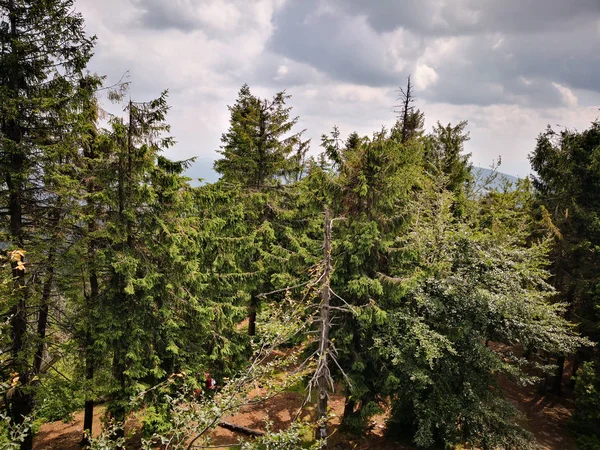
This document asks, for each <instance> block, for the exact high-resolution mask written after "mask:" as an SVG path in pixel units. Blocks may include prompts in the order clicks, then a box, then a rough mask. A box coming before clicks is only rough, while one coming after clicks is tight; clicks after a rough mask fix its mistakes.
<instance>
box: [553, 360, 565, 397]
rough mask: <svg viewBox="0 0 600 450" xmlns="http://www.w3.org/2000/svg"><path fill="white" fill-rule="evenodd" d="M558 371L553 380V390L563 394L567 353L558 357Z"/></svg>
mask: <svg viewBox="0 0 600 450" xmlns="http://www.w3.org/2000/svg"><path fill="white" fill-rule="evenodd" d="M556 365H557V366H558V367H557V368H556V373H555V374H554V379H553V380H552V392H554V393H555V394H561V392H562V381H563V375H564V371H565V355H559V356H558V357H557V358H556Z"/></svg>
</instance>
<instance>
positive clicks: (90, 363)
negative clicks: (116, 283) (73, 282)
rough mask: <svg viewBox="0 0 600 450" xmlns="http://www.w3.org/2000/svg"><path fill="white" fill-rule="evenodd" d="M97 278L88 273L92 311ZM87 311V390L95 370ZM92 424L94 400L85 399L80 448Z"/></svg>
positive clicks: (90, 307) (90, 430) (90, 326)
mask: <svg viewBox="0 0 600 450" xmlns="http://www.w3.org/2000/svg"><path fill="white" fill-rule="evenodd" d="M98 293H99V288H98V276H97V275H96V271H95V270H93V269H92V271H91V272H90V298H89V302H88V309H89V310H93V308H95V306H96V300H97V298H98ZM89 310H88V325H87V330H86V336H85V381H86V385H87V388H88V390H89V389H90V388H91V385H92V382H93V380H94V368H95V355H94V351H93V349H92V346H93V344H94V341H93V335H92V318H91V317H89V315H90V312H91V311H89ZM93 423H94V399H93V398H87V399H86V400H85V404H84V412H83V437H82V439H81V444H82V446H85V445H88V444H89V438H90V437H91V436H92V431H93V430H92V426H93Z"/></svg>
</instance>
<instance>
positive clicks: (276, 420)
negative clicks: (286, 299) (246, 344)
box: [33, 368, 577, 450]
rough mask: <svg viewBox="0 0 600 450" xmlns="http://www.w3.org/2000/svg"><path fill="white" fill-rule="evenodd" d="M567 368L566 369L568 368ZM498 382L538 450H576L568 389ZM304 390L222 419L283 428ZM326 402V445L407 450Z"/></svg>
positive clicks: (46, 444) (49, 439) (134, 443)
mask: <svg viewBox="0 0 600 450" xmlns="http://www.w3.org/2000/svg"><path fill="white" fill-rule="evenodd" d="M565 372H566V373H570V371H569V370H568V368H567V370H565ZM567 381H568V379H565V382H567ZM500 384H501V387H502V389H503V390H504V392H505V393H506V396H507V398H508V399H509V400H510V401H512V402H513V403H515V405H516V406H517V407H518V408H519V409H520V410H521V411H522V412H523V413H524V415H525V416H526V417H527V419H528V420H527V422H526V423H524V426H525V427H526V428H527V429H529V430H530V431H531V432H532V434H533V435H534V437H535V440H536V442H537V443H538V444H539V445H540V448H541V449H544V450H576V448H577V447H576V445H575V442H574V439H573V438H572V437H571V435H570V434H569V432H568V429H567V426H568V422H569V420H570V417H571V411H572V410H573V400H572V396H571V395H570V394H569V392H567V393H565V395H563V396H556V395H553V394H546V395H541V394H539V393H538V392H537V391H536V387H525V388H524V387H519V386H517V385H516V384H515V383H513V382H510V381H508V380H506V379H501V380H500ZM566 384H567V383H565V385H566ZM252 394H253V395H261V394H264V393H263V392H262V391H261V389H258V388H257V389H255V390H254V391H253V393H252ZM252 394H251V395H252ZM304 395H305V394H304V393H298V392H286V393H284V394H281V395H279V396H276V397H274V398H272V399H270V400H268V401H266V402H264V403H257V404H253V405H248V406H246V407H244V408H242V409H241V410H240V411H239V412H238V413H237V414H235V415H234V416H228V417H224V420H226V421H229V422H233V423H235V424H237V425H242V426H245V427H248V428H252V429H257V430H263V431H264V430H265V422H266V421H269V422H271V424H272V425H271V429H272V430H274V431H278V430H281V429H285V428H286V427H287V426H288V425H289V424H290V422H291V420H292V419H293V418H294V417H295V416H296V414H297V412H298V409H299V408H300V406H301V405H302V403H303V401H304V398H305V397H304ZM330 406H331V409H332V411H333V414H334V419H333V420H332V421H331V430H332V433H333V434H332V436H331V438H330V439H329V444H330V445H329V448H332V449H336V450H346V449H347V450H350V449H352V450H366V449H373V450H410V449H409V448H408V447H403V446H401V445H398V444H396V443H394V442H392V441H390V440H388V439H386V438H385V437H384V430H385V420H386V416H385V415H384V414H382V415H379V416H376V417H374V418H373V422H372V424H371V429H370V432H369V434H368V435H367V436H363V437H361V438H360V439H357V438H355V437H352V436H348V435H344V434H341V433H336V432H335V431H334V430H335V429H336V428H337V426H338V425H339V423H340V417H341V415H342V412H343V409H344V398H343V396H341V395H339V394H334V395H332V397H331V399H330ZM95 412H96V414H95V417H94V435H97V434H98V432H99V430H100V429H101V420H100V418H101V416H102V415H103V413H104V408H102V407H98V408H96V411H95ZM311 412H312V408H311V406H310V405H308V408H307V409H306V410H305V411H304V412H303V413H302V414H303V416H302V417H306V416H307V414H311ZM82 423H83V412H80V413H77V414H75V416H74V418H73V421H71V422H70V423H63V422H54V423H48V424H44V425H42V427H41V428H40V430H39V432H38V434H37V435H36V437H35V441H34V447H33V448H34V450H78V449H79V445H78V443H79V441H80V440H81V431H80V430H81V427H82ZM137 429H139V424H137V423H135V422H134V421H131V422H129V423H128V424H127V427H126V431H129V433H131V434H132V435H133V437H132V438H131V439H130V441H129V445H128V448H132V449H135V448H138V447H139V436H135V435H134V433H135V431H136V430H137ZM211 437H212V442H211V444H212V445H223V447H222V448H223V449H224V450H225V449H227V448H228V445H231V444H235V443H237V442H238V437H239V435H237V434H236V433H234V432H232V431H229V430H226V429H223V428H217V429H215V430H214V432H213V433H212V435H211ZM136 438H137V439H136Z"/></svg>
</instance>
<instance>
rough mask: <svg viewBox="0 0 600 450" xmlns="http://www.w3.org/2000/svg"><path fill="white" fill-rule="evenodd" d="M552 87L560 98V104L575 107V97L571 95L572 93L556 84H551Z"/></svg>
mask: <svg viewBox="0 0 600 450" xmlns="http://www.w3.org/2000/svg"><path fill="white" fill-rule="evenodd" d="M552 85H553V86H554V87H555V88H556V90H557V91H558V93H559V94H560V98H561V100H562V102H563V103H564V104H565V105H567V106H571V107H573V106H577V97H576V96H575V94H573V91H572V90H571V89H569V88H568V87H565V86H562V85H560V84H558V83H552Z"/></svg>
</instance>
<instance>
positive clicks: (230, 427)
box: [219, 420, 265, 436]
mask: <svg viewBox="0 0 600 450" xmlns="http://www.w3.org/2000/svg"><path fill="white" fill-rule="evenodd" d="M219 426H220V427H221V428H225V429H227V430H230V431H235V432H238V433H243V434H246V435H248V436H264V435H265V433H264V432H262V431H260V430H253V429H252V428H247V427H243V426H241V425H236V424H235V423H231V422H225V421H224V420H222V421H220V422H219Z"/></svg>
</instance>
